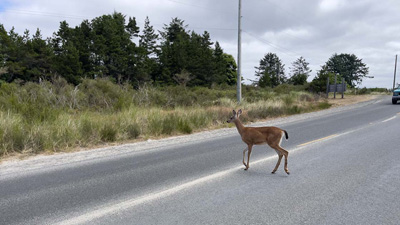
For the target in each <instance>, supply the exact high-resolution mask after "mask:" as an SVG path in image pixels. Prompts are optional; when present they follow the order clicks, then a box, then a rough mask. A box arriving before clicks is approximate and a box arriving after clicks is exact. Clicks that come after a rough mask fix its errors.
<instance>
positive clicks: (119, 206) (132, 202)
mask: <svg viewBox="0 0 400 225" xmlns="http://www.w3.org/2000/svg"><path fill="white" fill-rule="evenodd" d="M357 130H360V129H356V130H352V131H348V132H345V133H341V134H335V135H332V136H329V138H325V139H323V140H322V139H321V140H318V142H312V143H307V145H302V146H297V147H296V148H294V149H291V150H289V153H293V152H297V151H299V150H301V149H304V148H306V147H308V146H310V145H312V144H316V143H322V142H324V141H328V140H332V139H334V138H337V137H340V136H342V135H346V134H349V133H352V132H355V131H357ZM276 158H277V156H276V155H275V156H270V157H267V158H264V159H260V160H257V161H254V162H251V164H252V165H254V164H258V163H263V162H265V161H268V160H271V159H276ZM241 169H243V166H237V167H234V168H232V169H227V170H224V171H221V172H217V173H214V174H210V175H207V176H204V177H201V178H198V179H195V180H193V181H189V182H187V183H183V184H180V185H177V186H175V187H172V188H169V189H166V190H163V191H159V192H155V193H150V194H147V195H144V196H141V197H138V198H134V199H129V200H126V201H123V202H120V203H116V204H106V205H103V206H100V207H99V208H97V209H95V210H94V211H91V212H88V213H86V214H83V215H80V216H77V217H74V218H71V219H67V220H64V221H61V222H59V223H57V224H58V225H73V224H83V223H88V222H90V221H93V220H95V219H98V218H101V217H103V216H105V215H110V214H113V213H117V212H120V211H123V210H126V209H129V208H132V207H135V206H138V205H141V204H144V203H147V202H151V201H154V200H157V199H161V198H165V197H168V196H171V195H173V194H176V193H178V192H180V191H182V190H185V189H189V188H191V187H194V186H196V185H200V184H202V183H207V182H210V181H212V180H215V179H217V178H221V177H224V176H227V175H229V174H231V173H233V172H235V171H238V170H241Z"/></svg>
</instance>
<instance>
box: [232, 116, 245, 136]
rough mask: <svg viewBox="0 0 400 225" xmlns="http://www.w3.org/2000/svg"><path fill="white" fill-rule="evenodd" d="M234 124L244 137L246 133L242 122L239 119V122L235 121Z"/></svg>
mask: <svg viewBox="0 0 400 225" xmlns="http://www.w3.org/2000/svg"><path fill="white" fill-rule="evenodd" d="M233 122H234V123H235V125H236V128H237V130H238V131H239V134H240V136H242V134H243V131H244V126H243V124H242V122H240V120H239V119H237V120H235V121H233Z"/></svg>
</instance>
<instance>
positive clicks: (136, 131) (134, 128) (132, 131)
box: [126, 123, 140, 139]
mask: <svg viewBox="0 0 400 225" xmlns="http://www.w3.org/2000/svg"><path fill="white" fill-rule="evenodd" d="M126 132H127V134H128V138H129V139H136V138H138V137H139V135H140V127H139V125H138V124H137V123H133V124H129V125H128V126H127V127H126Z"/></svg>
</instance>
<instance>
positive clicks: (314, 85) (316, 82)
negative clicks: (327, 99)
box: [310, 65, 342, 93]
mask: <svg viewBox="0 0 400 225" xmlns="http://www.w3.org/2000/svg"><path fill="white" fill-rule="evenodd" d="M328 77H329V83H330V84H334V82H335V74H334V73H332V72H330V71H328V68H327V66H326V65H323V66H321V70H319V71H318V73H317V76H315V77H314V79H313V80H312V81H311V83H310V89H311V91H313V92H316V93H325V92H326V85H327V83H326V82H327V80H328ZM340 80H342V77H341V76H340V74H339V75H336V81H337V82H338V83H340Z"/></svg>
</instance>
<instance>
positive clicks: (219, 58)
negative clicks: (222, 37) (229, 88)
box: [213, 41, 237, 85]
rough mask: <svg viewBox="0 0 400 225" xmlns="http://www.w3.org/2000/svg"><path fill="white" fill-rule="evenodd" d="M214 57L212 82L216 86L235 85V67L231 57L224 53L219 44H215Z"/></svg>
mask: <svg viewBox="0 0 400 225" xmlns="http://www.w3.org/2000/svg"><path fill="white" fill-rule="evenodd" d="M213 57H214V60H213V61H214V66H215V68H214V77H215V78H214V80H215V82H216V83H217V84H228V85H235V84H236V81H237V72H236V69H237V65H236V62H235V59H234V58H233V56H232V55H229V54H227V53H224V51H223V49H222V48H221V46H220V44H219V42H218V41H217V42H216V43H215V49H214V52H213Z"/></svg>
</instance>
